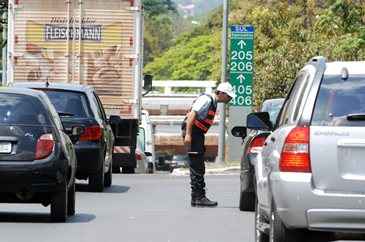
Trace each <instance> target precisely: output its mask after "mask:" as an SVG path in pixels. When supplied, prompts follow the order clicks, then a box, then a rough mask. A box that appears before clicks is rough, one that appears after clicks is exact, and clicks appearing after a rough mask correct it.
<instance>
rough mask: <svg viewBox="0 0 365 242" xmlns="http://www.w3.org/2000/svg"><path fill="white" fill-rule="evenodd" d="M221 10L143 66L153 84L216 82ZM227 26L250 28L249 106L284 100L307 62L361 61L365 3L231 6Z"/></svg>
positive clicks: (249, 1)
mask: <svg viewBox="0 0 365 242" xmlns="http://www.w3.org/2000/svg"><path fill="white" fill-rule="evenodd" d="M221 19H222V18H221V10H217V11H215V12H213V14H211V15H210V18H209V20H208V21H207V22H206V23H205V24H204V25H202V26H199V27H198V28H196V29H194V30H193V31H191V32H190V33H185V34H183V35H182V36H180V37H179V38H178V39H177V41H176V45H175V46H173V47H171V48H170V49H169V50H167V51H166V52H165V53H163V54H162V55H161V57H159V58H156V59H155V60H154V61H153V62H152V63H150V64H148V65H147V66H146V70H148V71H149V72H151V74H154V75H155V76H156V77H157V79H173V80H175V79H176V80H179V79H200V80H205V79H212V80H219V78H220V35H221V29H220V28H221ZM230 22H231V23H234V24H237V23H239V24H242V23H243V24H252V25H254V27H255V45H254V48H255V63H254V68H255V69H254V70H255V76H254V105H255V106H258V105H260V104H261V103H262V101H263V100H265V99H268V98H274V97H284V96H285V95H286V93H287V91H288V90H289V88H290V86H291V84H292V82H293V80H294V79H295V75H296V73H297V72H298V70H299V69H300V68H302V67H303V65H304V64H305V63H306V62H308V61H309V60H310V59H311V58H312V57H314V56H318V55H323V56H325V57H327V58H328V60H329V61H332V60H344V61H346V60H365V29H364V28H365V27H364V26H365V4H364V0H352V1H350V0H304V1H299V0H298V1H288V0H279V1H268V0H260V1H259V0H255V1H254V0H233V1H232V9H231V13H230Z"/></svg>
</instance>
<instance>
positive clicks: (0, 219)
mask: <svg viewBox="0 0 365 242" xmlns="http://www.w3.org/2000/svg"><path fill="white" fill-rule="evenodd" d="M95 218H96V216H95V215H93V214H85V213H77V214H75V216H72V217H69V218H68V219H67V220H66V223H89V222H90V221H92V220H94V219H95ZM0 223H52V220H51V217H50V214H44V213H17V212H15V213H10V212H0Z"/></svg>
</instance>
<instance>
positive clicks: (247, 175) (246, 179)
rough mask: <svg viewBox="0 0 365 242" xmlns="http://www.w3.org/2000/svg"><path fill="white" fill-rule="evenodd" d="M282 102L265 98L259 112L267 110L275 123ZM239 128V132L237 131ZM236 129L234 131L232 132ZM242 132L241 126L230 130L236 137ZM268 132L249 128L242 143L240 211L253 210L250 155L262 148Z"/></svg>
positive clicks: (253, 191) (253, 198) (252, 180)
mask: <svg viewBox="0 0 365 242" xmlns="http://www.w3.org/2000/svg"><path fill="white" fill-rule="evenodd" d="M283 102H284V99H283V98H277V99H268V100H265V101H264V103H263V104H262V107H261V112H268V113H269V116H270V120H271V123H273V124H275V121H276V118H277V116H278V114H279V111H280V108H281V106H282V104H283ZM239 129H241V132H237V131H239ZM234 131H236V133H235V132H234ZM244 133H245V134H242V127H238V129H237V128H236V129H234V130H232V134H233V135H234V136H236V137H245V136H246V129H245V131H244ZM269 135H270V132H267V131H257V130H251V131H250V132H249V133H248V135H247V137H246V139H245V142H244V144H243V147H244V148H243V155H242V157H241V175H240V184H241V189H240V200H239V209H240V210H241V211H254V210H255V198H256V197H255V190H254V175H255V174H254V172H255V171H254V166H253V165H252V164H251V161H250V155H251V154H252V153H253V152H255V150H256V149H260V148H262V146H263V145H264V143H265V140H266V138H267V136H269Z"/></svg>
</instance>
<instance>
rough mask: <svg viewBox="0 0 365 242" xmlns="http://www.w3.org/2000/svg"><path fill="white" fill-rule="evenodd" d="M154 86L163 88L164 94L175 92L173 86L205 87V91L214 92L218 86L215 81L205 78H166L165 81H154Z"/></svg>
mask: <svg viewBox="0 0 365 242" xmlns="http://www.w3.org/2000/svg"><path fill="white" fill-rule="evenodd" d="M152 85H153V87H157V88H162V89H163V92H162V93H163V94H173V93H174V91H173V88H196V89H204V90H205V92H209V93H210V92H212V91H213V88H214V87H215V86H216V82H215V81H204V80H191V81H174V80H164V81H161V80H159V81H153V83H152Z"/></svg>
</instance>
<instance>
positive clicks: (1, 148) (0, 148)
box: [0, 142, 11, 154]
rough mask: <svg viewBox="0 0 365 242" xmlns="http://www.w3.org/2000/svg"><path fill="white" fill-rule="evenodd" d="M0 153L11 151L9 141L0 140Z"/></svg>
mask: <svg viewBox="0 0 365 242" xmlns="http://www.w3.org/2000/svg"><path fill="white" fill-rule="evenodd" d="M0 153H1V154H10V153H11V143H10V142H0Z"/></svg>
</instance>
